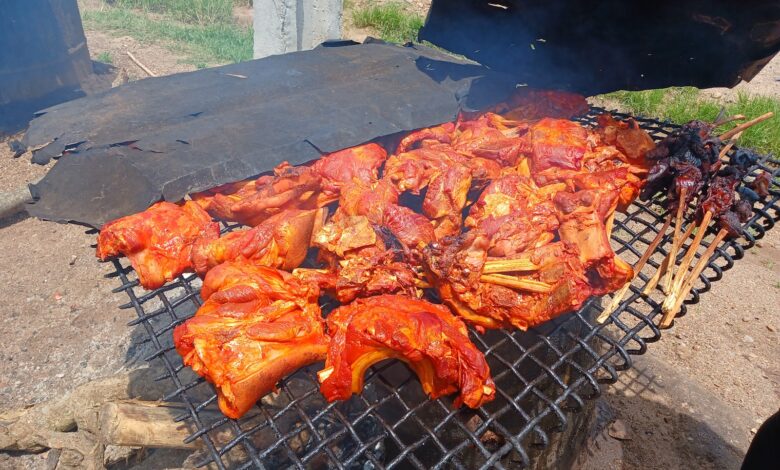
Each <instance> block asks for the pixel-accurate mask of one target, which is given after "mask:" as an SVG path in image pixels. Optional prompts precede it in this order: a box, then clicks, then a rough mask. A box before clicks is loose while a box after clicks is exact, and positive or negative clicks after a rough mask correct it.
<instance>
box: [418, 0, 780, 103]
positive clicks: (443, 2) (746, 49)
mask: <svg viewBox="0 0 780 470" xmlns="http://www.w3.org/2000/svg"><path fill="white" fill-rule="evenodd" d="M420 38H421V39H425V40H428V41H430V42H432V43H433V44H436V45H438V46H440V47H443V48H444V49H447V50H449V51H452V52H455V53H458V54H462V55H464V56H466V57H468V58H470V59H472V60H475V61H477V62H479V63H481V64H483V65H485V66H487V67H490V68H491V69H493V70H499V71H503V72H506V73H508V74H510V75H512V76H513V77H515V78H516V79H517V80H518V81H519V82H521V83H526V84H528V85H531V86H535V87H542V88H558V89H568V90H572V91H576V92H579V93H582V94H584V95H593V94H598V93H605V92H609V91H614V90H643V89H652V88H664V87H669V86H674V85H679V86H682V85H686V86H695V87H699V88H709V87H716V86H723V87H732V86H734V85H736V84H737V83H739V82H740V80H750V79H751V78H752V77H753V76H754V75H755V74H756V73H758V71H759V70H761V68H762V67H763V66H764V65H766V63H767V62H769V60H770V59H771V58H772V56H774V55H775V53H777V51H778V50H780V2H778V1H777V0H749V1H737V0H693V1H676V2H671V1H660V2H659V1H650V0H637V1H625V0H554V1H550V0H434V1H433V3H432V5H431V10H430V12H429V14H428V18H427V20H426V23H425V26H424V27H423V29H422V31H421V32H420Z"/></svg>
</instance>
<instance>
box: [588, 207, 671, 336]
mask: <svg viewBox="0 0 780 470" xmlns="http://www.w3.org/2000/svg"><path fill="white" fill-rule="evenodd" d="M671 223H672V216H671V215H670V216H669V217H667V218H666V221H665V222H664V225H663V226H662V227H661V230H660V231H659V232H658V234H657V235H656V236H655V238H653V241H651V242H650V245H648V247H647V250H645V252H644V254H643V255H642V257H641V258H639V261H637V263H636V264H635V265H634V277H633V278H632V279H631V281H628V282H626V283H625V285H624V286H623V287H621V288H620V290H619V291H617V292H616V293H615V295H613V296H612V301H611V302H610V303H609V305H608V306H607V308H605V309H604V311H603V312H601V315H599V316H598V318H596V321H597V322H598V323H604V322H605V321H606V320H607V318H609V316H610V315H611V314H612V312H614V311H615V309H616V308H618V305H620V302H622V301H623V297H625V296H626V292H628V289H629V288H631V282H632V281H633V280H634V279H635V278H636V277H637V276H639V273H640V272H641V271H642V268H644V267H645V264H647V260H649V259H650V256H652V255H653V252H655V249H656V248H657V247H658V244H659V243H661V239H663V237H664V235H666V231H667V230H668V229H669V225H671Z"/></svg>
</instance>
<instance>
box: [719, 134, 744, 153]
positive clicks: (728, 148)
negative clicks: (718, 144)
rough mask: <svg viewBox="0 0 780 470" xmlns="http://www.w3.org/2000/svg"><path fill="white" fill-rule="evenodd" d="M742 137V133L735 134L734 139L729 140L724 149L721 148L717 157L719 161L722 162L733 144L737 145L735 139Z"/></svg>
mask: <svg viewBox="0 0 780 470" xmlns="http://www.w3.org/2000/svg"><path fill="white" fill-rule="evenodd" d="M740 137H742V132H737V133H736V134H735V135H734V137H732V138H731V140H730V141H729V143H728V144H726V146H725V147H723V148H722V149H721V151H720V155H718V159H719V160H723V158H725V157H726V154H727V153H729V150H731V147H733V146H734V144H735V143H737V139H739V138H740Z"/></svg>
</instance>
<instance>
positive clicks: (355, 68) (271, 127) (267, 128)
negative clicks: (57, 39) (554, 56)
mask: <svg viewBox="0 0 780 470" xmlns="http://www.w3.org/2000/svg"><path fill="white" fill-rule="evenodd" d="M339 46H340V47H320V48H317V49H315V50H312V51H305V52H296V53H292V54H284V55H279V56H272V57H268V58H265V59H259V60H254V61H250V62H243V63H240V64H233V65H227V66H223V67H218V68H213V69H207V70H200V71H195V72H190V73H184V74H177V75H172V76H167V77H160V78H152V79H147V80H141V81H138V82H133V83H130V84H127V85H124V86H121V87H118V88H115V89H112V90H110V91H108V92H106V93H104V94H101V95H97V96H91V97H87V98H83V99H79V100H76V101H72V102H69V103H64V104H62V105H59V106H55V107H53V108H50V109H48V110H46V111H45V112H44V113H43V114H42V115H41V116H40V117H38V118H37V119H35V120H33V121H32V123H31V125H30V128H29V131H28V132H27V134H26V135H25V137H24V144H25V145H26V146H27V147H28V148H31V149H33V161H36V162H38V163H46V162H47V161H49V159H51V158H59V161H58V162H57V164H56V165H55V166H54V168H53V169H52V170H51V172H50V173H49V174H48V175H47V176H46V177H45V178H44V179H43V180H42V181H41V182H40V183H38V184H37V185H35V186H34V187H32V188H31V190H32V192H33V195H34V196H35V197H36V201H35V202H34V203H33V205H32V206H30V207H29V209H28V211H29V212H30V213H31V214H32V215H34V216H37V217H40V218H43V219H50V220H57V221H63V222H77V223H82V224H86V225H90V226H93V227H100V226H101V225H102V224H103V223H105V222H107V221H109V220H112V219H115V218H117V217H121V216H124V215H128V214H131V213H135V212H138V211H141V210H144V209H146V208H147V207H148V206H149V204H151V203H152V202H155V201H157V200H160V199H165V200H169V201H177V200H180V199H182V198H183V197H184V196H185V195H187V194H189V193H192V192H197V191H202V190H205V189H208V188H212V187H214V186H217V185H220V184H224V183H227V182H231V181H237V180H241V179H244V178H248V177H251V176H253V175H257V174H260V173H263V172H266V171H269V170H271V169H272V168H273V167H274V166H276V165H277V164H279V163H281V162H282V161H288V162H290V163H292V164H300V163H305V162H308V161H311V160H314V159H316V158H319V157H320V156H321V155H322V154H323V153H328V152H333V151H336V150H340V149H342V148H347V147H351V146H354V145H358V144H361V143H364V142H368V141H371V140H373V139H377V138H380V137H384V136H388V135H392V134H395V133H398V132H406V131H410V130H413V129H417V128H421V127H427V126H431V125H436V124H439V123H442V122H446V121H450V120H453V119H455V118H456V116H457V114H458V112H459V111H460V110H462V109H465V110H472V109H479V108H482V107H484V106H487V105H489V104H492V103H495V102H497V101H500V100H501V99H503V98H505V97H506V96H508V95H509V94H510V93H511V91H512V90H513V89H514V86H515V83H514V81H513V80H511V79H509V78H507V77H506V76H503V75H500V74H497V73H495V72H491V71H489V70H488V69H485V68H483V67H480V66H478V65H475V64H473V63H470V62H466V61H463V60H459V59H456V58H453V57H451V56H449V55H446V54H444V53H442V52H438V51H435V50H433V49H428V48H425V47H400V46H394V45H390V44H384V43H377V42H373V43H367V44H361V45H356V44H354V43H353V44H351V45H343V44H339ZM60 155H61V156H60Z"/></svg>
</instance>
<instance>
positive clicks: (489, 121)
mask: <svg viewBox="0 0 780 470" xmlns="http://www.w3.org/2000/svg"><path fill="white" fill-rule="evenodd" d="M458 131H459V132H458V134H457V135H456V136H455V137H454V138H453V139H452V141H451V145H452V148H453V149H454V150H455V151H457V152H458V153H460V154H461V155H465V156H467V157H479V158H486V159H489V160H493V161H495V162H497V163H499V164H500V165H501V166H511V165H514V164H516V163H517V158H518V157H519V156H520V152H521V150H522V149H523V141H522V140H521V139H520V138H519V137H520V136H521V135H523V134H525V133H526V132H527V131H528V125H527V124H525V123H519V122H515V121H510V120H507V119H505V118H503V117H501V116H499V115H498V114H493V113H484V114H482V115H480V116H479V117H477V118H475V119H471V120H468V121H461V122H459V123H458Z"/></svg>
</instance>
